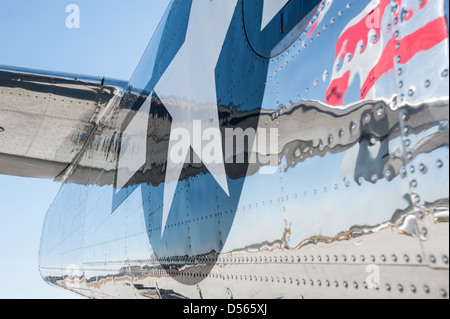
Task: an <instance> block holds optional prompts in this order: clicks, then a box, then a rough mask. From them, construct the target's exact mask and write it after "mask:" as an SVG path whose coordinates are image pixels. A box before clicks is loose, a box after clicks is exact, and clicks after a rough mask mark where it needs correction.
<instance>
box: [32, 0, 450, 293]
mask: <svg viewBox="0 0 450 319" xmlns="http://www.w3.org/2000/svg"><path fill="white" fill-rule="evenodd" d="M219 2H220V1H219ZM291 2H293V3H294V2H296V1H291ZM250 4H254V5H255V6H258V4H255V3H253V2H251V1H242V0H239V1H237V0H236V1H230V3H229V4H224V3H221V4H220V5H219V4H216V2H213V3H209V4H200V3H199V2H196V1H195V0H194V1H193V2H192V3H191V1H173V2H172V4H171V7H170V8H169V10H168V11H167V12H166V15H165V16H164V18H163V22H162V24H161V26H160V27H159V29H158V30H157V32H156V35H155V37H154V38H153V40H152V42H151V44H150V45H149V48H148V49H147V51H146V53H145V54H144V57H143V59H142V61H141V64H140V65H139V67H138V69H137V71H136V73H135V75H134V77H133V78H132V80H131V81H130V84H129V86H128V89H127V90H126V91H125V92H124V95H123V97H122V98H121V100H120V103H117V104H115V105H113V107H111V108H110V109H109V110H108V111H107V112H105V114H104V115H103V117H102V121H101V122H100V123H99V125H98V126H97V127H96V130H95V132H94V133H93V136H92V139H91V140H90V143H89V145H87V147H86V149H85V151H84V152H83V154H82V157H81V158H80V160H79V161H78V162H77V165H76V167H74V170H73V171H72V172H71V174H70V176H69V177H68V178H67V179H66V181H65V182H64V185H63V187H62V188H61V191H60V192H59V194H58V196H57V198H56V199H55V201H54V202H53V204H52V206H51V207H50V209H49V212H48V214H47V217H46V221H45V225H44V229H43V236H42V241H41V249H40V270H41V274H42V276H43V278H44V279H45V280H46V281H47V282H49V283H51V284H53V285H55V286H61V287H64V288H66V289H69V290H72V291H74V292H77V293H80V294H82V295H85V296H88V297H91V298H116V297H119V298H195V299H197V298H230V297H232V298H302V297H308V298H329V297H334V298H347V297H349V298H352V297H353V298H354V297H357V298H424V297H428V298H436V297H445V298H447V297H448V296H447V293H448V250H449V249H448V242H449V240H448V233H449V231H448V227H449V224H448V168H449V156H448V146H449V145H448V144H449V143H448V140H449V136H448V133H449V132H448V120H449V118H448V117H449V114H448V108H449V99H448V34H446V35H445V36H443V32H444V31H445V32H446V26H447V24H446V23H445V25H443V24H442V23H443V22H444V20H445V14H446V13H445V12H443V9H442V8H443V1H433V2H430V1H429V2H426V1H424V2H421V4H419V3H418V2H417V1H404V2H403V1H402V4H401V7H402V8H403V7H405V8H410V11H407V12H409V13H407V15H408V14H410V15H411V14H412V15H411V16H409V18H408V19H406V17H407V15H406V16H405V15H399V10H400V9H398V8H396V7H395V6H394V5H393V3H391V2H389V1H384V0H383V1H369V0H366V1H358V2H352V3H351V5H350V4H348V5H347V4H346V3H345V2H343V1H332V0H324V1H322V2H320V4H319V6H318V7H317V9H315V11H313V13H314V14H312V15H304V16H303V18H304V19H309V20H308V21H305V20H301V21H297V22H296V24H300V23H301V24H302V25H306V29H305V30H304V32H302V33H301V34H300V36H299V37H298V38H296V39H295V41H293V42H289V43H290V44H289V45H288V46H287V47H286V48H285V50H284V51H282V52H279V54H277V55H276V56H273V57H271V58H263V56H271V55H270V54H268V55H262V54H261V53H260V52H259V53H258V52H254V50H255V48H254V45H249V44H248V41H249V39H248V38H247V36H246V34H245V32H244V26H243V23H244V22H243V18H242V17H243V14H244V13H243V10H244V8H245V5H248V6H250ZM398 5H399V6H400V4H398ZM218 8H219V9H224V10H225V9H226V11H224V12H226V14H225V13H224V16H223V17H222V18H221V19H222V20H227V19H226V18H229V19H228V20H230V21H231V22H228V20H227V21H222V22H223V23H222V25H220V32H221V34H222V33H223V35H224V37H225V39H220V37H219V39H209V38H202V39H200V40H198V39H197V38H196V37H195V35H196V34H197V33H198V34H200V35H201V34H202V32H203V31H202V30H203V28H200V27H199V26H198V25H197V26H195V27H194V26H193V25H192V23H193V21H195V20H194V17H195V18H197V17H211V16H212V17H214V16H215V14H217V12H218V11H217V10H218ZM259 9H261V10H262V8H259ZM259 9H258V10H259ZM254 10H255V12H257V8H255V9H254ZM286 10H287V9H286ZM374 13H378V14H379V18H380V21H379V23H380V27H379V28H372V27H370V28H369V26H367V25H366V24H365V23H364V22H365V21H368V19H369V20H370V19H372V18H374V17H373V14H374ZM261 14H262V13H260V15H261ZM245 18H247V17H246V16H245ZM399 19H401V21H399ZM173 21H178V22H179V23H178V24H176V25H174V24H173ZM208 21H209V22H208V23H212V24H213V23H214V20H208ZM370 21H372V20H370ZM225 22H226V23H225ZM245 23H248V21H247V20H246V21H245ZM251 23H253V22H251ZM258 23H259V22H258ZM258 25H260V24H258ZM355 26H356V27H357V28H356V29H355ZM293 27H294V26H293ZM253 28H256V29H258V27H257V26H256V27H255V26H253ZM358 28H359V29H358ZM442 29H444V31H442ZM183 30H184V31H183ZM267 30H269V29H267ZM261 32H269V31H264V29H263V30H261ZM273 32H274V31H273ZM277 32H278V31H277ZM358 32H359V33H361V34H362V35H359V33H358ZM206 34H208V33H207V32H206ZM225 34H226V35H225ZM261 38H264V36H261ZM168 39H173V40H170V41H169V40H168ZM258 39H259V37H255V38H254V39H250V40H252V41H262V40H261V39H259V40H258ZM411 39H413V40H414V41H416V44H417V45H416V46H413V43H414V41H413V40H411ZM206 40H211V41H206ZM222 40H223V43H222ZM184 41H187V42H184ZM196 41H201V43H202V44H204V46H203V47H204V48H206V49H207V48H209V46H211V48H213V49H214V50H213V51H214V53H215V54H216V55H217V56H214V57H207V56H205V57H203V58H201V59H199V56H198V55H200V53H198V54H197V53H196V54H194V53H195V52H201V51H202V50H198V48H196V50H191V51H189V50H187V49H186V48H187V47H188V46H189V45H192V46H195V45H196V44H198V42H196ZM280 41H282V40H280ZM280 41H278V42H277V43H279V42H280ZM209 42H212V44H211V43H209ZM283 43H285V42H283ZM344 43H347V44H346V45H344ZM405 45H406V46H409V50H406V49H403V48H404V46H405ZM203 47H202V48H203ZM219 48H220V50H219ZM278 48H279V47H278ZM400 48H402V49H400ZM206 49H205V50H206ZM262 50H263V49H262ZM395 50H399V51H398V52H399V53H396V51H395ZM414 50H416V51H414ZM219 51H220V52H219ZM271 52H272V51H271ZM205 53H208V52H207V51H204V52H203V53H202V55H205ZM266 53H267V52H266ZM269 53H270V52H269ZM402 59H403V60H402ZM174 61H175V62H174ZM430 61H431V62H430ZM201 63H204V65H201ZM199 64H200V65H199ZM181 66H182V67H181ZM197 68H201V70H198V69H197ZM166 70H170V71H171V73H170V74H168V73H165V72H166ZM209 71H211V72H209ZM213 71H214V72H213ZM446 71H447V72H446ZM177 72H179V73H177ZM171 76H172V77H171ZM202 77H204V78H202ZM161 79H163V80H164V81H168V82H167V83H171V84H172V86H170V85H169V86H163V84H164V83H161V82H160V81H162V80H161ZM214 81H215V86H214V85H213V84H214ZM165 83H166V82H165ZM199 83H203V84H204V85H205V86H206V87H211V88H210V90H212V91H208V92H204V91H202V88H203V87H198V86H196V85H198V84H199ZM161 86H162V87H163V89H161ZM171 89H173V90H172V91H171ZM158 91H159V92H158ZM192 92H194V93H192ZM160 93H161V95H160ZM213 93H214V94H213ZM211 96H213V97H217V105H215V104H216V102H215V101H210V98H211ZM202 99H204V101H202ZM213 100H215V99H213ZM145 101H148V102H147V103H149V105H147V106H149V116H148V123H146V121H144V122H143V123H140V125H139V126H138V127H141V126H142V125H141V124H143V126H144V128H143V129H141V131H139V132H138V133H136V134H137V135H139V136H140V138H141V137H142V134H144V133H143V132H145V130H147V133H146V135H144V136H146V143H144V144H145V149H146V152H145V159H144V158H143V154H144V153H143V152H142V148H141V149H139V150H138V149H136V150H133V149H132V148H128V149H127V156H131V158H132V157H133V156H138V157H139V158H140V159H141V160H142V163H144V164H142V165H141V166H139V165H138V166H139V168H136V167H133V168H131V167H125V168H129V171H130V172H132V174H129V176H128V175H127V176H126V179H127V181H124V180H121V182H120V183H119V184H120V186H121V187H119V188H118V189H116V185H117V167H118V166H119V163H118V162H119V158H120V156H121V151H122V152H124V151H123V150H124V149H125V148H124V147H121V145H123V143H122V138H123V136H124V134H123V133H124V132H132V130H128V131H127V127H129V125H130V123H132V121H133V119H134V118H135V116H136V114H138V111H139V110H140V109H141V107H142V106H143V105H144V106H146V105H145V103H146V102H145ZM203 102H204V104H202V103H203ZM208 103H209V104H208ZM211 103H212V104H211ZM205 105H207V106H205ZM211 105H212V106H213V107H212V108H211ZM175 106H177V107H178V108H182V109H183V111H184V116H185V117H184V119H191V118H192V117H193V115H195V114H196V112H199V110H202V112H203V111H204V110H210V109H214V110H217V120H218V122H215V119H214V118H212V119H211V123H215V124H214V125H216V124H217V125H219V127H220V130H221V132H222V137H223V136H224V132H225V130H226V129H227V128H242V129H246V128H254V129H258V128H259V129H263V128H264V129H266V130H267V132H269V129H271V128H276V129H277V130H278V149H277V151H276V153H277V154H270V155H276V156H277V159H278V161H277V165H276V166H274V167H272V168H273V173H272V174H261V170H262V169H263V168H264V167H266V166H267V164H266V163H260V162H256V163H251V162H248V161H246V162H245V163H241V164H237V163H225V164H224V169H225V172H226V183H227V186H228V189H229V193H228V194H227V192H226V190H225V189H224V187H223V184H222V183H221V182H220V181H219V179H218V178H217V176H215V174H214V173H213V172H211V169H210V168H208V167H207V166H206V165H204V164H192V163H189V161H187V163H186V164H185V165H183V167H180V168H179V169H180V174H179V175H180V176H179V178H176V181H175V186H173V188H174V190H173V194H174V195H173V201H172V202H171V206H170V212H167V214H165V213H164V205H165V204H166V201H165V197H164V196H165V192H166V191H165V186H166V185H167V184H168V181H167V180H166V177H167V174H166V173H167V170H169V168H168V166H169V165H168V160H167V158H168V155H167V153H168V149H169V144H170V140H171V134H172V129H173V126H175V125H174V116H175V117H176V116H180V114H179V113H177V114H176V113H175V111H174V110H175V109H176V107H175ZM215 106H217V108H215ZM142 109H145V110H146V108H142ZM142 109H141V110H142ZM178 111H179V110H178ZM204 112H207V111H204ZM212 113H215V112H212ZM174 114H176V115H174ZM209 115H210V114H208V116H209ZM213 115H214V114H213ZM203 116H204V115H203ZM213 117H214V116H213ZM144 119H145V120H147V117H144ZM179 120H180V119H178V121H179ZM211 125H212V124H211ZM142 130H143V132H142ZM133 134H134V133H133ZM133 134H132V133H130V134H128V135H129V136H132V135H133ZM144 140H145V139H144ZM222 142H223V143H222V144H223V145H225V142H224V141H222ZM121 143H122V144H121ZM249 143H250V142H249ZM193 148H194V146H193ZM128 153H129V154H128ZM123 154H124V153H122V155H123ZM264 155H268V154H264ZM166 209H167V207H166ZM163 216H165V217H163ZM164 218H167V222H165V220H164ZM374 278H375V279H374ZM399 287H401V288H399Z"/></svg>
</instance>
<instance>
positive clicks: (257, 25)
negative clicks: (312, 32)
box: [243, 0, 320, 58]
mask: <svg viewBox="0 0 450 319" xmlns="http://www.w3.org/2000/svg"><path fill="white" fill-rule="evenodd" d="M319 3H320V0H312V1H306V0H277V1H274V0H263V1H261V0H243V15H244V26H245V33H246V36H247V39H248V42H249V44H250V46H251V47H252V49H253V51H255V53H256V54H258V55H260V56H261V57H265V58H272V57H274V56H277V55H279V54H281V53H282V52H283V51H284V50H286V49H287V48H288V47H289V46H290V45H291V44H292V43H293V42H294V41H295V40H296V39H297V38H298V37H299V36H300V34H301V33H302V32H303V31H304V29H305V28H306V26H307V24H308V22H309V21H310V20H311V18H312V16H313V15H314V13H315V11H316V7H317V6H318V5H319Z"/></svg>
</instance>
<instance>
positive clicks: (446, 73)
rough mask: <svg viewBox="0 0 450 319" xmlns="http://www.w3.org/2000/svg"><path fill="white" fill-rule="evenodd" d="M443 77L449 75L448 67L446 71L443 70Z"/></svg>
mask: <svg viewBox="0 0 450 319" xmlns="http://www.w3.org/2000/svg"><path fill="white" fill-rule="evenodd" d="M441 75H442V77H444V78H445V77H447V76H448V69H445V70H444V71H442V74H441Z"/></svg>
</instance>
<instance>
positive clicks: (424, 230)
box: [422, 227, 428, 236]
mask: <svg viewBox="0 0 450 319" xmlns="http://www.w3.org/2000/svg"><path fill="white" fill-rule="evenodd" d="M427 234H428V230H427V229H426V228H425V227H423V228H422V235H424V236H426V235H427Z"/></svg>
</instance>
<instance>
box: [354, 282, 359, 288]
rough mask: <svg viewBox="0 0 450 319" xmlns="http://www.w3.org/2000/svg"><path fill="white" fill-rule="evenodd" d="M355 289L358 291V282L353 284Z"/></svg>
mask: <svg viewBox="0 0 450 319" xmlns="http://www.w3.org/2000/svg"><path fill="white" fill-rule="evenodd" d="M353 287H355V289H358V283H357V282H356V281H355V282H353Z"/></svg>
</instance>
